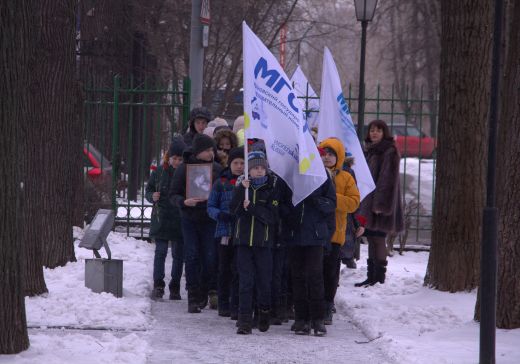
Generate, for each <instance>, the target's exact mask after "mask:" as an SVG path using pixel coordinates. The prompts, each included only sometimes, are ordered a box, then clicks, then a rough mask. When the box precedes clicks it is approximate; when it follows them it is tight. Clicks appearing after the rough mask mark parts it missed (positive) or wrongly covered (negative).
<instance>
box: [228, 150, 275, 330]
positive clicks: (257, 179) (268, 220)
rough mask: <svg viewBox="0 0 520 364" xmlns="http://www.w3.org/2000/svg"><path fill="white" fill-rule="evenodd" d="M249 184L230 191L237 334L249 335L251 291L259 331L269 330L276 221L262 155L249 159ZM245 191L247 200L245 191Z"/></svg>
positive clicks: (270, 180) (270, 177) (271, 180)
mask: <svg viewBox="0 0 520 364" xmlns="http://www.w3.org/2000/svg"><path fill="white" fill-rule="evenodd" d="M248 163H249V165H248V169H249V178H250V179H249V180H242V181H241V182H240V185H239V186H237V188H236V189H235V190H234V191H233V199H232V200H231V204H230V210H231V211H232V212H233V213H235V214H236V216H237V221H236V225H235V233H234V236H233V244H234V245H235V246H237V251H236V254H237V270H238V277H239V307H238V330H237V334H250V333H251V326H252V325H251V321H252V313H253V289H254V288H255V287H256V301H257V305H258V309H259V315H258V329H259V330H260V331H262V332H264V331H267V330H268V329H269V319H270V306H271V276H272V265H273V261H272V259H273V257H272V252H271V246H272V244H273V236H274V233H275V232H274V231H273V225H274V224H275V223H276V221H277V220H278V192H277V187H276V179H277V177H276V176H273V175H268V174H267V160H266V158H265V154H264V153H263V152H261V151H254V152H251V153H249V155H248ZM246 188H247V190H248V200H246V199H245V190H246Z"/></svg>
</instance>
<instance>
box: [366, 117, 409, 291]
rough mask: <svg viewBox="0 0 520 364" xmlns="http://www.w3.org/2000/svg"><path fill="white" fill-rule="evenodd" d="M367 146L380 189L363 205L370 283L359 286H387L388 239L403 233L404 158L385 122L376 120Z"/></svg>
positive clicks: (371, 128) (374, 177) (367, 154)
mask: <svg viewBox="0 0 520 364" xmlns="http://www.w3.org/2000/svg"><path fill="white" fill-rule="evenodd" d="M365 143H366V157H367V163H368V167H369V169H370V172H371V173H372V178H373V179H374V182H375V184H376V189H375V190H374V191H372V192H371V193H370V194H369V195H368V196H366V197H365V199H364V200H363V201H362V202H361V207H360V212H359V213H360V215H362V216H364V217H365V218H366V225H365V236H366V237H367V240H368V259H367V265H368V268H367V279H366V280H365V281H363V282H360V283H356V287H361V286H366V285H374V284H376V283H377V282H379V283H384V282H385V275H386V267H387V265H388V263H387V260H386V256H387V251H386V236H387V234H390V233H392V234H394V233H399V232H401V231H402V230H403V209H402V200H401V190H400V186H399V162H400V159H401V156H400V155H399V152H398V151H397V148H396V146H395V141H394V138H393V137H392V134H391V133H390V130H389V129H388V125H386V123H385V122H384V121H382V120H374V121H372V122H371V123H370V124H368V135H367V137H366V139H365Z"/></svg>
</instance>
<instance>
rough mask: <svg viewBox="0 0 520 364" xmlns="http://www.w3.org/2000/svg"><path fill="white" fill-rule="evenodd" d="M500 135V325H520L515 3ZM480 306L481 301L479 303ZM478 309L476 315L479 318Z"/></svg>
mask: <svg viewBox="0 0 520 364" xmlns="http://www.w3.org/2000/svg"><path fill="white" fill-rule="evenodd" d="M513 7H514V8H513V9H512V12H511V13H510V16H511V17H512V19H511V23H510V24H509V27H508V28H509V35H508V42H507V43H508V47H507V48H508V49H507V51H506V54H507V58H506V60H505V68H504V78H503V80H504V84H503V88H502V91H503V92H502V100H501V101H502V107H501V110H502V111H501V115H500V128H499V135H498V155H499V156H500V157H499V158H498V163H497V168H498V180H497V191H498V196H497V197H498V198H497V206H498V211H499V214H500V218H499V236H498V239H499V246H498V274H497V281H498V286H497V320H496V322H497V327H499V328H502V329H516V328H520V210H519V209H518V206H520V189H519V188H518V185H519V184H520V158H519V155H520V144H519V143H518V130H520V89H519V87H518V85H520V3H519V2H518V1H516V2H515V3H514V5H513ZM477 308H478V304H477ZM478 313H479V312H478V310H475V317H476V318H478Z"/></svg>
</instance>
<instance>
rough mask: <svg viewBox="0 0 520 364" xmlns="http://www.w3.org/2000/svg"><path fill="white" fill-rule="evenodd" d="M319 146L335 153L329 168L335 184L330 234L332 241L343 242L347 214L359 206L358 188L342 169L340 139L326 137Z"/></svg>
mask: <svg viewBox="0 0 520 364" xmlns="http://www.w3.org/2000/svg"><path fill="white" fill-rule="evenodd" d="M319 146H320V148H330V149H332V150H334V152H335V153H336V156H337V158H336V164H335V165H334V167H332V168H330V171H331V174H332V176H333V177H334V184H335V185H336V230H335V231H334V235H333V236H332V239H331V241H332V242H333V243H336V244H339V245H343V244H345V234H346V230H347V214H349V213H353V212H355V211H356V210H357V208H358V207H359V200H360V197H359V190H358V188H357V186H356V181H355V180H354V178H353V177H352V176H351V175H350V173H348V172H345V171H344V170H343V162H344V161H345V147H344V146H343V143H342V142H341V140H339V139H337V138H328V139H325V140H324V141H322V142H321V143H320V145H319Z"/></svg>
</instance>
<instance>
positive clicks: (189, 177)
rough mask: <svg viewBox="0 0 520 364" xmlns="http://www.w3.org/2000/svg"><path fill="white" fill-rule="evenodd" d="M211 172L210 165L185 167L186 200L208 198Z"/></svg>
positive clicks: (211, 167)
mask: <svg viewBox="0 0 520 364" xmlns="http://www.w3.org/2000/svg"><path fill="white" fill-rule="evenodd" d="M212 172H213V165H212V164H211V163H207V164H206V163H205V164H187V165H186V199H188V198H204V199H207V198H209V193H210V192H211V185H212V183H211V182H212Z"/></svg>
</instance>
